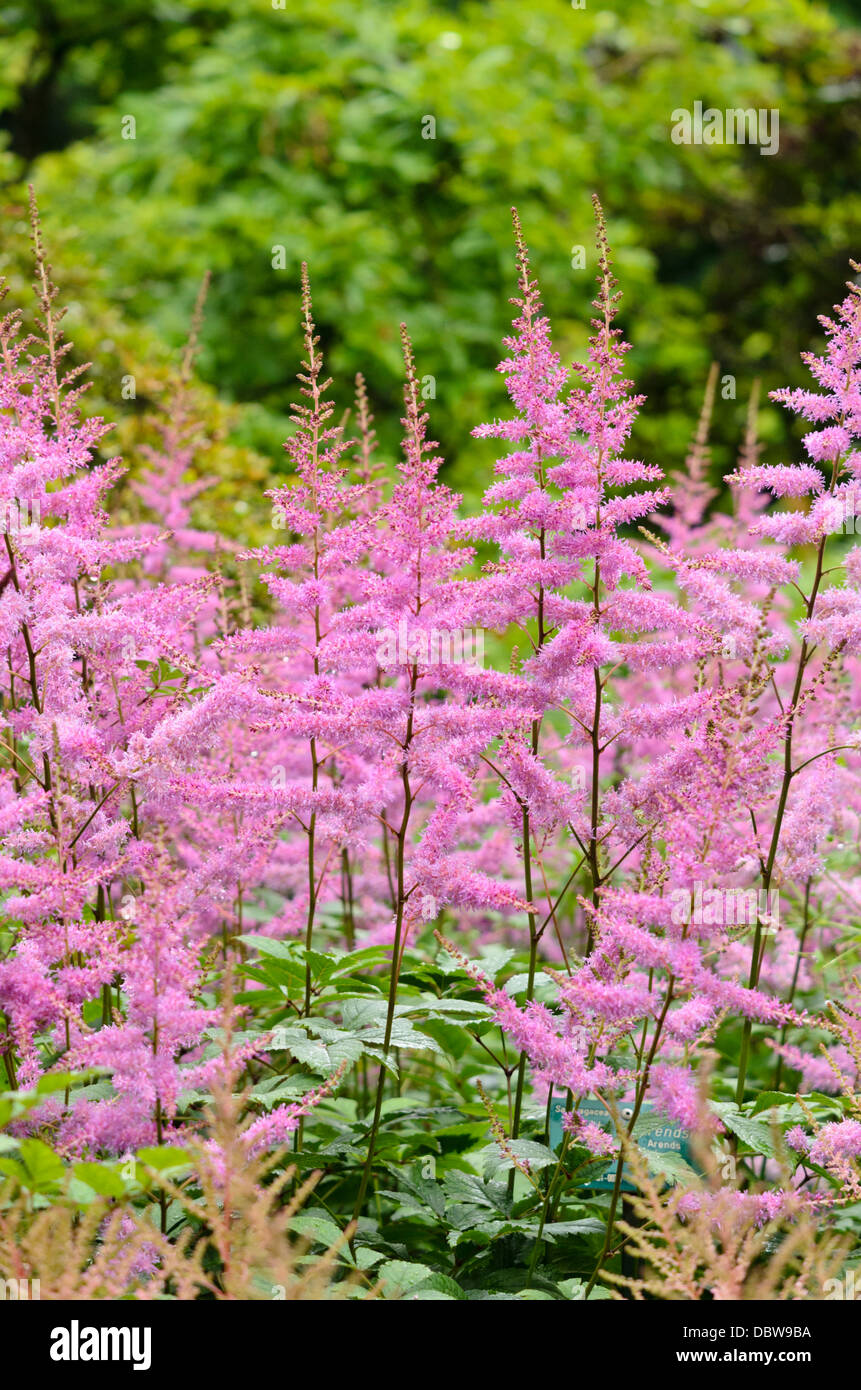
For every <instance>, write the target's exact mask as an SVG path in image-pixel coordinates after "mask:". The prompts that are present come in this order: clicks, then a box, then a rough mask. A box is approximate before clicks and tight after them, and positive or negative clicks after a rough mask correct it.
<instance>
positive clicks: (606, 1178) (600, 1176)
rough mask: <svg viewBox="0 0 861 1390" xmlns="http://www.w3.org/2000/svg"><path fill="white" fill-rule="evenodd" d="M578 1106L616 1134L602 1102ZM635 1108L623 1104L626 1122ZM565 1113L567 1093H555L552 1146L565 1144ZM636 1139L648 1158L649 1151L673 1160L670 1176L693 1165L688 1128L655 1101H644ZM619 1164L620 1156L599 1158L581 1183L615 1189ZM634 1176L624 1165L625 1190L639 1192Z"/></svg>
mask: <svg viewBox="0 0 861 1390" xmlns="http://www.w3.org/2000/svg"><path fill="white" fill-rule="evenodd" d="M577 1108H578V1111H579V1113H580V1114H581V1115H582V1117H583V1119H584V1120H591V1121H592V1123H593V1124H596V1125H600V1126H601V1128H602V1129H606V1130H607V1132H608V1133H609V1134H615V1133H616V1127H615V1125H614V1124H613V1121H612V1119H611V1118H610V1116H609V1115H608V1113H607V1111H606V1109H605V1107H604V1106H603V1105H602V1104H601V1102H600V1101H598V1100H592V1099H585V1100H581V1102H580V1104H579V1106H578V1107H577ZM633 1108H634V1107H633V1105H632V1104H627V1105H620V1106H619V1114H620V1116H621V1118H622V1120H623V1121H628V1120H630V1118H631V1114H632V1112H633ZM564 1114H565V1098H564V1096H554V1097H553V1099H552V1101H551V1102H550V1147H551V1148H552V1149H556V1148H558V1147H559V1146H560V1144H561V1143H562V1134H563V1130H562V1116H563V1115H564ZM634 1138H635V1139H636V1142H637V1146H638V1147H639V1148H640V1149H641V1150H642V1151H643V1153H644V1154H645V1155H646V1156H647V1157H648V1155H649V1154H659V1155H662V1156H666V1157H667V1158H668V1159H670V1163H669V1164H668V1168H669V1169H670V1172H669V1173H668V1176H671V1175H672V1169H674V1168H676V1167H678V1166H681V1165H684V1166H686V1167H687V1166H689V1165H690V1162H691V1154H690V1144H689V1136H688V1133H687V1130H685V1129H683V1128H682V1126H681V1125H679V1124H677V1123H676V1122H675V1120H670V1119H668V1118H667V1116H666V1115H664V1114H662V1113H661V1111H660V1110H658V1109H656V1107H655V1106H654V1105H653V1104H652V1103H651V1101H644V1102H643V1104H642V1106H641V1107H640V1113H639V1115H638V1117H637V1126H636V1130H635V1133H634ZM673 1156H675V1161H673ZM616 1163H617V1160H616V1158H615V1157H612V1156H611V1157H609V1158H596V1160H595V1162H594V1163H593V1164H590V1165H589V1168H588V1170H587V1171H586V1176H585V1177H584V1178H583V1179H582V1181H581V1182H580V1186H581V1187H592V1188H595V1189H596V1190H597V1191H599V1192H611V1191H612V1190H613V1187H614V1186H615V1182H616ZM631 1178H632V1174H631V1170H630V1168H629V1166H628V1164H627V1163H626V1164H625V1165H624V1167H623V1168H622V1191H623V1192H636V1191H637V1187H636V1184H635V1183H634V1182H632V1181H631Z"/></svg>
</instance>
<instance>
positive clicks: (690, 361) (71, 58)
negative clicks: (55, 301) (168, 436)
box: [0, 0, 861, 533]
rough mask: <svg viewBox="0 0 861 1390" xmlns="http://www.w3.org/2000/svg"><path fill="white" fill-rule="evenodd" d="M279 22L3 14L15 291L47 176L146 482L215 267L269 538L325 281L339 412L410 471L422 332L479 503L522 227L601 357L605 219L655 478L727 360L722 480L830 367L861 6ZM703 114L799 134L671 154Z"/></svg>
mask: <svg viewBox="0 0 861 1390" xmlns="http://www.w3.org/2000/svg"><path fill="white" fill-rule="evenodd" d="M275 3H276V4H278V3H283V8H276V7H275V4H273V0H201V3H183V0H19V3H12V4H4V3H3V0H0V179H2V184H3V199H2V202H3V207H4V216H3V252H2V264H0V271H2V272H3V273H5V274H7V275H8V276H9V277H10V278H11V280H12V282H13V289H14V291H15V296H16V298H17V297H18V295H19V291H20V290H21V289H22V287H23V286H24V284H25V283H26V281H27V280H28V278H29V269H28V266H27V263H26V239H25V224H24V215H23V210H24V186H25V183H26V181H28V180H32V181H33V182H34V183H35V185H36V189H37V193H38V196H39V201H40V204H41V208H42V213H43V218H44V222H45V228H46V233H47V236H48V239H49V244H50V246H51V250H52V258H53V262H54V267H55V272H56V278H57V279H58V281H59V282H60V283H61V285H62V287H63V293H64V298H65V300H66V302H67V303H70V306H71V308H70V315H69V327H70V334H71V336H73V337H74V338H75V340H76V344H77V349H76V350H77V351H78V353H79V355H80V356H83V357H85V358H87V359H92V361H93V363H94V381H95V389H94V392H93V395H92V398H91V406H92V408H94V409H95V408H98V409H100V410H101V411H102V412H103V413H105V414H107V415H108V416H109V417H111V418H114V419H117V420H118V421H119V429H118V434H117V435H116V436H114V441H115V446H116V447H119V448H121V449H122V450H123V451H124V452H126V453H127V454H128V456H129V459H130V461H131V462H133V461H134V456H135V451H136V448H137V445H138V443H139V442H140V441H141V439H143V438H144V437H146V435H147V425H146V423H145V416H146V412H147V410H149V409H150V407H151V406H152V403H153V401H154V400H155V399H157V398H158V397H159V396H160V395H161V394H162V392H163V389H164V385H165V381H166V377H167V374H168V372H169V370H170V363H171V361H172V360H173V359H174V358H175V354H176V349H177V348H178V346H179V344H180V343H181V342H182V340H183V337H184V334H185V331H186V326H187V322H188V318H189V315H190V312H191V307H192V304H193V301H194V296H195V293H196V290H197V286H198V283H199V281H200V278H201V276H202V274H203V272H204V270H206V269H210V270H211V271H212V272H213V277H214V278H213V287H212V291H211V295H210V300H209V305H208V310H207V320H206V327H205V330H204V335H203V351H202V354H201V356H200V359H199V368H200V374H201V377H202V379H203V382H204V383H205V385H204V387H203V388H202V390H201V393H200V406H201V410H202V412H203V413H204V415H205V417H206V421H207V425H208V427H209V428H210V430H211V437H212V438H213V439H214V438H216V436H217V437H219V438H220V440H221V442H220V443H218V444H217V445H213V448H212V451H211V457H209V458H208V459H207V460H206V461H205V468H206V471H207V472H209V471H211V469H212V466H213V460H214V461H215V465H216V467H217V469H218V471H219V472H220V473H221V474H222V475H223V477H224V480H225V481H224V484H223V485H222V487H220V488H218V489H217V490H216V492H215V493H214V494H212V495H211V497H210V500H209V502H208V503H207V504H206V505H207V506H209V507H210V508H214V509H215V511H214V513H213V516H212V517H211V518H210V519H211V520H214V521H215V522H216V524H218V525H220V526H221V527H222V528H223V529H225V530H227V531H228V532H240V533H242V532H244V531H246V530H247V529H248V528H249V527H251V529H253V523H254V520H255V518H261V519H262V518H263V517H265V516H266V515H267V506H266V503H265V500H264V499H263V497H262V490H263V487H264V486H265V478H266V475H267V473H271V471H272V470H279V469H283V467H284V461H283V455H282V450H281V443H282V441H283V439H284V437H285V434H286V433H287V430H288V425H287V418H286V417H287V408H288V404H289V401H290V400H291V399H293V398H294V397H295V383H294V382H293V375H294V372H295V369H296V366H297V364H298V358H299V356H300V346H301V345H300V340H299V335H298V327H297V316H298V293H297V288H298V275H299V264H300V262H301V261H302V260H307V261H308V263H309V266H310V270H311V276H312V286H313V291H314V303H315V310H316V316H317V319H318V322H319V326H320V332H321V335H322V341H323V346H324V348H325V349H326V350H327V351H328V352H329V366H330V369H331V370H332V372H333V373H334V375H335V378H336V382H335V388H336V391H337V395H338V400H339V404H340V405H341V406H342V407H344V408H346V407H347V406H349V404H350V398H351V385H352V378H353V376H354V374H355V372H356V371H357V370H360V369H361V370H362V371H363V372H364V373H365V375H366V377H367V380H368V386H369V391H370V393H371V396H372V399H373V403H374V409H375V413H376V416H377V426H378V430H379V433H380V435H381V439H382V441H383V444H384V446H385V451H386V454H387V455H392V454H393V453H394V450H395V449H396V447H397V440H398V434H399V427H398V415H399V413H400V411H399V400H400V359H399V350H398V332H397V328H398V323H399V322H400V320H401V319H406V321H407V323H408V324H409V327H410V329H411V332H412V334H413V337H414V340H415V345H416V351H417V357H418V363H419V371H420V373H421V374H422V375H423V376H424V375H430V376H433V378H434V379H435V384H436V388H435V389H436V399H435V400H434V401H431V402H430V409H431V412H432V422H433V426H434V429H433V433H434V435H435V436H436V437H438V438H439V440H440V441H441V445H442V448H443V451H444V453H445V455H446V458H447V460H448V465H447V468H448V474H447V476H448V481H450V482H451V483H452V484H453V485H454V486H456V487H457V488H458V489H459V490H462V491H464V492H465V493H467V495H468V496H470V497H471V498H475V497H477V496H478V495H480V493H481V491H482V489H483V487H484V485H485V482H486V474H487V471H488V469H489V467H490V463H491V460H492V456H493V455H492V452H491V449H492V446H491V445H489V444H485V443H478V442H477V441H474V440H472V439H471V438H470V435H469V431H470V429H471V428H472V427H473V426H474V425H475V424H476V423H478V422H480V421H481V420H483V419H485V418H488V417H492V416H494V415H499V414H500V413H502V412H503V411H504V409H505V405H504V397H503V389H502V382H501V380H500V379H499V377H498V376H497V375H496V374H495V372H494V368H495V365H496V362H497V360H498V358H499V356H500V355H501V349H500V338H501V336H502V334H503V333H504V332H505V331H506V330H507V326H508V323H509V321H510V307H509V305H508V303H507V300H508V297H509V295H510V294H512V293H513V289H514V287H513V278H514V266H513V254H512V244H511V227H510V213H509V208H510V205H511V204H512V203H514V204H516V205H517V206H518V208H519V210H520V214H521V217H522V220H523V224H524V229H525V232H526V235H527V238H528V241H529V243H530V246H531V249H532V255H533V262H534V267H535V270H536V272H537V274H538V276H539V278H540V281H541V284H542V288H543V292H544V298H545V304H546V306H547V309H548V312H549V313H550V316H551V319H552V321H553V324H554V328H555V332H556V338H557V345H558V347H559V348H560V350H561V351H562V353H563V355H564V356H565V357H567V358H579V357H580V356H581V355H582V354H583V352H584V349H585V341H586V337H587V334H588V323H589V317H590V308H589V305H590V300H591V298H592V294H593V290H594V281H593V276H594V273H595V255H594V244H593V233H592V224H591V207H590V200H589V195H590V193H591V192H592V191H593V190H594V191H597V192H598V193H599V195H600V196H601V198H602V200H603V203H604V206H605V210H606V213H607V216H608V221H609V228H610V236H611V242H612V244H613V247H614V250H615V259H616V270H617V274H618V277H619V281H620V287H621V288H622V289H623V291H624V296H625V297H624V300H623V315H622V325H623V328H624V331H625V334H626V336H627V337H628V338H629V339H630V341H631V342H632V343H633V345H634V351H633V353H632V354H631V357H630V358H629V363H630V366H631V370H632V374H633V375H634V376H635V378H636V381H637V385H638V388H639V389H641V390H643V391H645V392H646V393H647V395H648V397H649V399H648V402H647V404H646V406H645V408H644V411H643V413H642V416H641V420H640V423H639V425H638V429H637V435H636V438H635V440H634V444H633V447H634V450H635V451H636V453H638V454H639V455H640V456H643V457H645V458H647V459H649V460H650V461H653V462H657V463H660V464H661V465H662V466H663V467H664V468H667V469H671V468H673V467H678V466H679V465H680V464H681V462H682V460H683V458H684V453H685V448H686V443H687V440H688V438H689V436H690V434H691V431H692V428H693V424H694V421H695V418H696V414H697V410H698V405H699V400H700V397H701V394H702V389H703V385H704V382H705V377H706V374H707V370H708V365H709V362H710V361H711V360H712V359H713V358H716V359H717V360H719V362H720V364H721V371H722V373H724V374H731V375H733V376H734V377H735V378H736V382H737V399H736V400H734V401H733V400H731V399H729V400H724V399H722V398H720V397H719V399H718V404H717V411H716V418H715V423H714V439H715V446H714V468H715V472H716V474H720V473H722V472H724V471H726V469H727V467H729V466H731V463H732V458H733V454H734V451H735V447H736V444H737V441H738V438H739V436H740V433H741V429H742V423H743V417H744V409H745V401H746V397H747V394H748V392H749V390H750V386H751V383H752V381H753V379H754V378H755V377H761V378H762V384H763V391H764V392H767V391H768V390H769V389H771V388H773V387H775V386H778V385H784V384H800V383H802V382H803V381H804V379H805V369H804V367H803V366H802V364H801V363H800V362H799V360H798V354H799V352H800V351H802V350H803V349H805V348H809V347H816V345H817V342H818V339H819V333H818V327H817V322H816V315H817V314H818V313H819V312H821V311H822V310H823V309H827V308H828V306H829V305H830V304H831V303H833V302H835V301H836V300H837V299H838V298H839V297H842V296H841V286H842V283H843V281H844V279H845V278H846V276H847V274H848V273H849V268H848V265H847V259H848V257H849V256H850V255H854V256H855V257H856V258H858V257H861V185H859V177H858V175H859V168H861V159H859V148H861V30H859V28H858V27H856V19H857V10H856V6H855V4H853V3H849V0H843V3H834V4H832V5H827V4H825V3H823V2H822V0H691V2H690V3H682V2H681V0H585V3H584V5H583V8H579V7H575V5H572V3H570V0H468V2H467V3H462V2H461V0H409V2H408V3H405V2H404V0H275ZM697 100H701V101H702V102H703V103H704V105H705V106H714V107H718V108H719V109H721V110H723V109H726V108H730V107H756V108H760V107H763V108H776V109H777V110H778V111H779V117H780V150H779V153H778V154H777V155H776V156H774V157H768V156H764V155H762V154H760V152H759V150H758V148H757V147H756V146H745V145H711V146H704V145H700V146H696V145H690V146H684V145H676V144H674V143H672V141H671V140H670V128H671V125H672V120H671V113H672V112H673V110H674V109H676V108H679V107H687V108H690V107H692V105H693V103H694V102H695V101H697ZM129 117H133V118H134V135H135V138H134V139H130V138H124V136H125V135H128V133H129V130H130V122H129V120H128V118H129ZM428 118H432V121H431V120H429V119H428ZM430 134H432V136H433V138H425V137H426V136H429V135H430ZM580 246H582V247H585V248H586V263H585V268H582V269H579V268H576V261H577V254H576V250H575V248H577V247H580ZM279 247H281V248H283V256H282V257H280V258H279V253H278V252H277V251H274V248H279ZM273 258H274V259H275V261H276V262H278V261H279V259H283V262H284V264H283V268H276V266H273ZM572 260H573V261H574V262H575V264H572ZM129 374H131V375H134V376H135V380H136V385H137V394H136V398H135V399H134V400H126V399H123V394H122V381H123V378H124V377H125V376H127V375H129ZM760 427H761V430H762V433H763V437H764V438H765V440H766V441H767V443H768V457H769V458H771V459H772V461H779V460H780V459H781V458H784V457H792V456H793V455H794V453H795V452H796V450H797V444H796V442H795V440H794V439H793V437H792V430H793V428H794V427H793V426H791V424H790V423H789V421H788V420H787V419H786V417H785V416H784V414H783V412H782V411H780V410H778V409H777V408H774V407H771V406H769V405H768V404H767V401H766V403H765V405H764V407H763V409H762V412H761V417H760Z"/></svg>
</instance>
